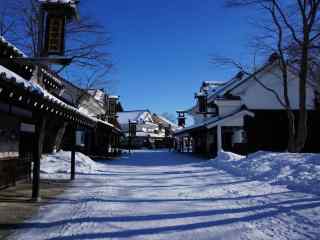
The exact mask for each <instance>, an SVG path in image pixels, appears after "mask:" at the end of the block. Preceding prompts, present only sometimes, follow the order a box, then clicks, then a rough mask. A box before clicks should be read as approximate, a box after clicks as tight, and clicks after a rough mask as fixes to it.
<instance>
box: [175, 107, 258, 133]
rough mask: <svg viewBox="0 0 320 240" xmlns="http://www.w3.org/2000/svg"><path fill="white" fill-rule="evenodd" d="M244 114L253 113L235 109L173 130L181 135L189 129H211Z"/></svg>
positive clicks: (252, 114) (250, 114) (251, 114)
mask: <svg viewBox="0 0 320 240" xmlns="http://www.w3.org/2000/svg"><path fill="white" fill-rule="evenodd" d="M244 115H249V116H254V113H252V112H250V111H249V110H247V109H241V110H238V111H235V112H233V113H231V114H228V115H225V116H217V117H213V118H209V119H208V120H206V121H204V122H201V123H198V124H194V125H191V126H189V127H186V128H182V129H179V130H177V131H176V132H175V135H181V134H183V133H186V132H189V131H191V130H195V129H198V128H206V129H211V128H213V127H215V126H217V125H219V124H222V125H223V122H225V121H227V120H229V119H230V118H234V117H237V116H244Z"/></svg>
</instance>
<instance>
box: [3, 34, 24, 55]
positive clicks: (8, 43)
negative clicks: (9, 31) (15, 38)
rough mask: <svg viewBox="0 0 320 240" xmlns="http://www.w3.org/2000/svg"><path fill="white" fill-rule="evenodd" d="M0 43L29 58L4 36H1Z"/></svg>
mask: <svg viewBox="0 0 320 240" xmlns="http://www.w3.org/2000/svg"><path fill="white" fill-rule="evenodd" d="M0 41H1V42H3V43H6V44H7V45H8V46H9V47H11V48H12V49H13V50H14V51H15V52H16V53H17V54H19V55H21V56H23V57H27V56H26V55H25V54H24V53H23V52H22V51H21V50H20V49H18V48H17V47H16V46H14V45H13V44H11V43H10V42H9V41H7V40H6V39H5V38H4V37H3V36H1V35H0Z"/></svg>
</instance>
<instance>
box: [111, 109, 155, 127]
mask: <svg viewBox="0 0 320 240" xmlns="http://www.w3.org/2000/svg"><path fill="white" fill-rule="evenodd" d="M147 113H149V114H150V111H149V110H133V111H124V112H118V113H117V116H118V122H119V123H120V124H128V122H129V120H130V121H136V122H141V121H143V120H144V119H145V116H146V114H147Z"/></svg>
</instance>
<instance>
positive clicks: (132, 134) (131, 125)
mask: <svg viewBox="0 0 320 240" xmlns="http://www.w3.org/2000/svg"><path fill="white" fill-rule="evenodd" d="M136 134H137V122H131V121H130V120H129V153H131V148H132V139H133V138H134V137H135V136H136Z"/></svg>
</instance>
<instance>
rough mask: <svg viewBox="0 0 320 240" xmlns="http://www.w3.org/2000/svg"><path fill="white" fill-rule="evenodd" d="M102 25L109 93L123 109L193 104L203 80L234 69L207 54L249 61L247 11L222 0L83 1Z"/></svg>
mask: <svg viewBox="0 0 320 240" xmlns="http://www.w3.org/2000/svg"><path fill="white" fill-rule="evenodd" d="M82 4H83V7H84V9H83V10H82V11H88V12H89V13H90V14H94V15H95V16H96V18H97V19H98V20H99V21H100V22H102V23H104V24H105V26H106V28H107V30H108V31H109V32H110V33H111V36H112V41H113V42H112V45H111V46H110V48H109V49H108V51H110V52H111V53H112V55H113V61H114V63H115V69H114V72H113V73H112V75H111V76H110V78H112V80H113V87H112V89H113V92H114V93H116V94H118V95H120V96H121V101H122V103H123V106H124V107H125V109H126V110H130V109H142V108H149V109H150V110H151V111H153V112H156V113H163V112H170V113H175V111H176V109H186V108H188V107H190V106H191V105H192V104H193V103H194V99H193V96H194V92H195V91H197V89H198V88H199V86H200V84H201V82H202V81H204V80H226V79H229V78H230V77H232V75H233V74H234V73H235V70H234V69H217V68H215V67H213V66H212V65H210V64H209V62H208V61H209V56H210V54H220V55H223V56H230V57H233V58H236V59H239V60H242V61H246V60H247V59H248V58H249V50H248V41H249V37H248V36H249V35H250V34H251V33H252V25H250V24H249V21H248V17H247V16H248V15H249V14H248V13H245V12H244V10H241V9H225V8H224V7H223V1H222V0H135V1H133V0H108V1H105V0H87V1H86V0H82Z"/></svg>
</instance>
